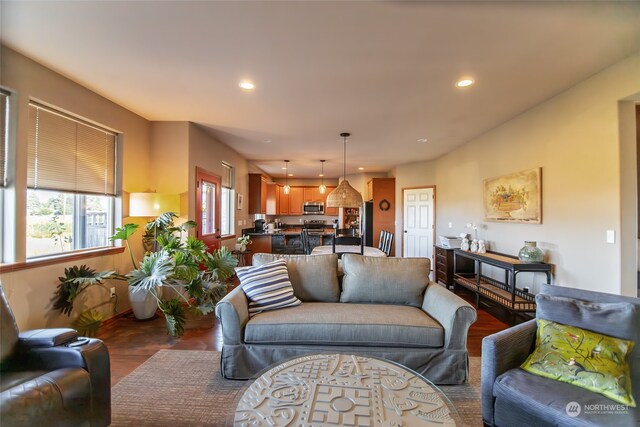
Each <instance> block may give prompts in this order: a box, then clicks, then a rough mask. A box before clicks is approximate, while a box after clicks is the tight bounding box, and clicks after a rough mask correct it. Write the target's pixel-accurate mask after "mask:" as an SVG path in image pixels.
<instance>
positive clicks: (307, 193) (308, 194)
mask: <svg viewBox="0 0 640 427" xmlns="http://www.w3.org/2000/svg"><path fill="white" fill-rule="evenodd" d="M302 197H303V201H305V202H313V201H315V199H314V198H313V197H314V195H313V187H304V188H303V189H302Z"/></svg>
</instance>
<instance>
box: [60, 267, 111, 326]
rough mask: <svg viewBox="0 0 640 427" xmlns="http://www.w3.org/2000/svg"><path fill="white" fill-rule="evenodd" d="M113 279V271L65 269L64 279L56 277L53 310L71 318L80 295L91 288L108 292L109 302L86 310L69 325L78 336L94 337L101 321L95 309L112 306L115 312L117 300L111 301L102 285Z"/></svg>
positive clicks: (99, 314)
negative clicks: (100, 288) (99, 288)
mask: <svg viewBox="0 0 640 427" xmlns="http://www.w3.org/2000/svg"><path fill="white" fill-rule="evenodd" d="M113 278H117V275H116V274H115V271H101V272H97V271H96V270H93V269H90V268H89V267H87V266H86V265H81V266H80V267H78V266H76V265H74V266H73V267H70V268H65V269H64V277H58V280H59V281H60V283H58V287H57V289H56V292H55V293H54V295H53V298H52V299H51V301H52V303H53V309H54V310H58V311H60V312H61V313H63V314H66V315H67V316H71V311H73V308H74V302H75V301H76V299H77V298H78V296H79V295H80V294H81V293H83V292H84V291H86V290H87V289H88V288H89V287H91V286H99V287H102V288H104V289H105V290H106V291H107V292H109V300H108V301H103V302H101V303H98V304H96V305H94V306H93V307H90V308H88V309H86V310H85V311H83V312H82V313H81V314H80V315H79V316H78V318H77V319H76V320H74V321H73V322H72V323H71V326H72V327H73V328H74V329H76V330H77V331H78V332H79V333H80V335H84V336H88V337H92V336H95V334H96V332H97V331H98V328H100V325H101V324H102V319H103V316H102V313H100V312H99V311H97V310H96V308H98V307H100V306H103V305H106V304H113V311H114V313H115V311H116V304H117V298H116V299H112V298H111V292H110V290H109V289H107V287H106V286H104V284H103V281H104V280H106V279H113Z"/></svg>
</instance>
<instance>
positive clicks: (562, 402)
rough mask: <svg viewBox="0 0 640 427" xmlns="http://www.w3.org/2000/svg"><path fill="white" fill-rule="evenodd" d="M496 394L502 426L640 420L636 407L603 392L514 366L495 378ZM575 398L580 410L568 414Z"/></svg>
mask: <svg viewBox="0 0 640 427" xmlns="http://www.w3.org/2000/svg"><path fill="white" fill-rule="evenodd" d="M493 396H494V397H495V398H496V403H495V406H496V413H495V416H496V418H495V425H500V426H509V425H520V426H528V425H559V426H567V427H568V426H583V427H584V426H603V425H612V426H613V425H615V426H632V425H637V422H638V415H639V412H638V410H637V409H634V408H631V407H625V406H624V405H619V404H616V403H614V402H612V401H611V400H609V399H607V398H606V397H604V396H602V395H600V394H597V393H593V392H590V391H588V390H585V389H583V388H580V387H575V386H573V385H571V384H565V383H561V382H557V381H554V380H551V379H548V378H543V377H539V376H537V375H532V374H530V373H528V372H525V371H523V370H522V369H520V368H516V369H511V370H509V371H507V372H505V373H504V374H502V375H500V376H499V377H498V378H496V382H495V383H494V385H493ZM560 396H561V398H559V397H560ZM572 402H576V403H578V404H579V405H580V414H578V415H577V416H574V417H571V416H569V415H568V412H569V411H568V409H567V407H568V405H569V404H570V403H572ZM595 405H602V406H595ZM518 408H524V411H525V412H526V414H524V415H523V414H520V413H519V412H518ZM597 408H600V409H597ZM520 412H522V411H520ZM571 414H572V415H574V414H575V412H572V413H571ZM522 416H524V418H522Z"/></svg>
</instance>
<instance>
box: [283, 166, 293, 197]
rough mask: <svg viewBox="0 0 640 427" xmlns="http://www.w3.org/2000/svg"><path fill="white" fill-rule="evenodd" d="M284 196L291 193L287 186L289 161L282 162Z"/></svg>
mask: <svg viewBox="0 0 640 427" xmlns="http://www.w3.org/2000/svg"><path fill="white" fill-rule="evenodd" d="M283 190H284V194H289V193H290V192H291V187H290V186H289V160H285V161H284V188H283Z"/></svg>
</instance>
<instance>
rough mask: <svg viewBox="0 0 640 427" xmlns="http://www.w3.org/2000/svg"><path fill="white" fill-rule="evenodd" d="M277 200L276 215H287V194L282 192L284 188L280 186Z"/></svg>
mask: <svg viewBox="0 0 640 427" xmlns="http://www.w3.org/2000/svg"><path fill="white" fill-rule="evenodd" d="M278 200H279V201H280V203H279V206H278V215H289V195H288V194H286V193H285V192H284V188H280V194H279V196H278Z"/></svg>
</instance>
